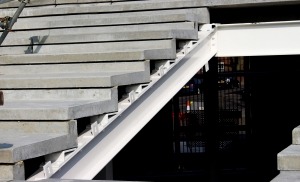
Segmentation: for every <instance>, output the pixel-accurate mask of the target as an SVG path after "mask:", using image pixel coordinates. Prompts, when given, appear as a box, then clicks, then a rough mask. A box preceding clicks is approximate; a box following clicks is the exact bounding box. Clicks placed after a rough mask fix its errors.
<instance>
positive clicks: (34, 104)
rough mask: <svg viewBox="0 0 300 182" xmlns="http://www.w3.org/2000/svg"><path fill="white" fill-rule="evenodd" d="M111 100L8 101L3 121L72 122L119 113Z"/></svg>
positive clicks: (0, 114) (0, 115) (2, 110)
mask: <svg viewBox="0 0 300 182" xmlns="http://www.w3.org/2000/svg"><path fill="white" fill-rule="evenodd" d="M117 107H118V105H117V98H113V99H111V100H101V101H98V100H72V101H70V100H65V101H64V100H27V101H26V100H24V101H7V102H5V103H4V105H3V106H1V107H0V118H1V119H2V120H70V119H77V118H82V117H87V116H92V115H99V114H103V113H109V112H115V111H117Z"/></svg>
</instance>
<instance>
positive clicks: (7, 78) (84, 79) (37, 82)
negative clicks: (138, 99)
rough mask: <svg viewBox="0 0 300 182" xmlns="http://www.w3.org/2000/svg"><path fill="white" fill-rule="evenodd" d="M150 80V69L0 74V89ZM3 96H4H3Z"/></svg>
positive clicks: (133, 82)
mask: <svg viewBox="0 0 300 182" xmlns="http://www.w3.org/2000/svg"><path fill="white" fill-rule="evenodd" d="M146 82H150V71H149V70H147V71H135V72H125V71H123V72H122V71H119V72H91V73H49V74H17V75H0V86H1V89H17V88H24V89H30V88H96V87H113V86H121V85H130V84H137V83H146ZM4 97H5V96H4Z"/></svg>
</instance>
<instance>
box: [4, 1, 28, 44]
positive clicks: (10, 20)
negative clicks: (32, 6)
mask: <svg viewBox="0 0 300 182" xmlns="http://www.w3.org/2000/svg"><path fill="white" fill-rule="evenodd" d="M19 1H20V2H21V4H20V5H19V7H18V9H17V11H16V12H15V14H14V16H13V17H12V18H7V17H5V18H3V19H6V20H5V21H7V23H4V22H1V23H0V25H1V26H2V27H3V29H4V31H3V32H2V34H1V37H0V46H1V44H2V43H3V41H4V39H5V38H6V36H7V34H8V33H9V32H10V31H11V29H12V27H13V25H14V24H15V22H16V21H17V19H18V17H19V16H20V14H21V12H22V11H23V9H24V7H25V6H26V4H27V3H28V2H29V0H19Z"/></svg>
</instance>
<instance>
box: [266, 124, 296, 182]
mask: <svg viewBox="0 0 300 182" xmlns="http://www.w3.org/2000/svg"><path fill="white" fill-rule="evenodd" d="M277 167H278V170H280V173H279V175H277V176H276V177H275V178H274V179H273V180H272V181H271V182H290V181H300V126H298V127H296V128H294V129H293V131H292V144H291V145H290V146H288V147H287V148H285V149H283V150H282V151H281V152H280V153H278V155H277Z"/></svg>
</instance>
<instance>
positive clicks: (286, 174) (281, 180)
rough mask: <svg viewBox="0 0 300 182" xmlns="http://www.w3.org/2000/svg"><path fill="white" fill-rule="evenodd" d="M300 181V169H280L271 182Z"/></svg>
mask: <svg viewBox="0 0 300 182" xmlns="http://www.w3.org/2000/svg"><path fill="white" fill-rule="evenodd" d="M296 181H300V171H280V173H279V174H278V175H277V176H276V177H275V178H274V179H272V180H271V182H296Z"/></svg>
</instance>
